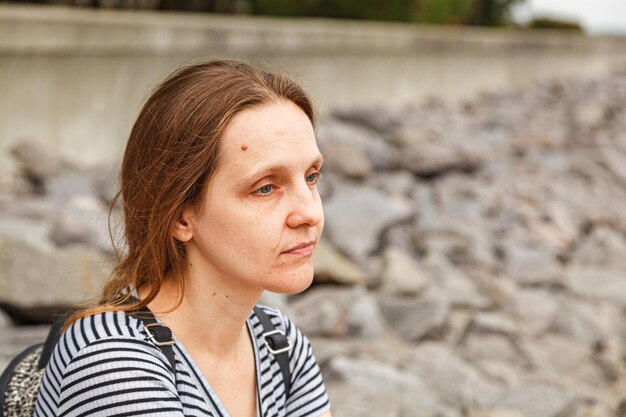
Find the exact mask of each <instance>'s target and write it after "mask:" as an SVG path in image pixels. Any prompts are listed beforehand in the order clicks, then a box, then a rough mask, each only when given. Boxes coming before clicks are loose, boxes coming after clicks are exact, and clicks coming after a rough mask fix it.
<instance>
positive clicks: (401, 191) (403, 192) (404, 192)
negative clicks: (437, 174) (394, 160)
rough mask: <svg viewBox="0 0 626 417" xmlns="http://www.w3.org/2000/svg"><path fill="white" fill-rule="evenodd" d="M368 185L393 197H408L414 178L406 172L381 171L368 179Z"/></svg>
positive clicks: (413, 184)
mask: <svg viewBox="0 0 626 417" xmlns="http://www.w3.org/2000/svg"><path fill="white" fill-rule="evenodd" d="M368 185H370V186H371V187H373V188H376V189H377V190H379V191H382V192H384V193H387V194H389V195H395V196H410V194H411V193H412V192H413V189H414V187H415V177H414V176H413V174H411V173H410V172H408V171H405V170H397V171H388V172H387V171H382V172H377V173H376V175H372V176H371V177H370V178H368Z"/></svg>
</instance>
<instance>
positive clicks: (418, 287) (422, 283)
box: [382, 247, 430, 295]
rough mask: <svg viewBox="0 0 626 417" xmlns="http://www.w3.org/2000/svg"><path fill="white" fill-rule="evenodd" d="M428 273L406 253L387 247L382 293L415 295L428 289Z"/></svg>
mask: <svg viewBox="0 0 626 417" xmlns="http://www.w3.org/2000/svg"><path fill="white" fill-rule="evenodd" d="M429 285H430V277H429V276H428V272H427V271H426V270H425V269H424V268H423V267H422V266H421V265H420V264H419V263H418V262H416V261H415V259H414V258H413V257H412V256H411V255H410V254H409V253H407V252H405V251H403V250H402V249H398V248H394V247H388V248H387V250H386V251H385V270H384V272H383V285H382V291H383V292H385V293H388V294H395V295H416V294H419V293H420V292H422V291H423V290H425V289H426V288H428V286H429Z"/></svg>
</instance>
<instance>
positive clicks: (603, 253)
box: [571, 226, 626, 266]
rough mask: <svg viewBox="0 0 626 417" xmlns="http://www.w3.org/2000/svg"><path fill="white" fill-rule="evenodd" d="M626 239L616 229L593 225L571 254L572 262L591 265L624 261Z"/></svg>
mask: <svg viewBox="0 0 626 417" xmlns="http://www.w3.org/2000/svg"><path fill="white" fill-rule="evenodd" d="M625 253H626V239H625V238H624V235H623V234H622V233H620V232H619V231H617V230H613V229H610V228H608V227H602V226H600V227H594V228H593V230H592V231H591V233H590V234H589V235H588V236H586V237H585V238H584V239H583V240H582V242H579V244H578V246H577V247H576V249H575V250H574V252H573V253H572V254H571V258H572V262H576V263H580V264H591V265H600V266H602V265H608V264H616V263H622V264H625V265H626V263H624V254H625Z"/></svg>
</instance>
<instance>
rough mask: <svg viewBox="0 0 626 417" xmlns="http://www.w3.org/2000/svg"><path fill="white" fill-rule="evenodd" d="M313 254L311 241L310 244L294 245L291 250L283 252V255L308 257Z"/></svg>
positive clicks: (313, 245) (313, 243)
mask: <svg viewBox="0 0 626 417" xmlns="http://www.w3.org/2000/svg"><path fill="white" fill-rule="evenodd" d="M313 252H315V242H313V241H311V242H306V243H301V244H299V245H296V246H294V247H293V248H291V249H288V250H286V251H285V252H283V254H284V255H297V256H309V255H313Z"/></svg>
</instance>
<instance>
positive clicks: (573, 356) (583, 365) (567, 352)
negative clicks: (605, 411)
mask: <svg viewBox="0 0 626 417" xmlns="http://www.w3.org/2000/svg"><path fill="white" fill-rule="evenodd" d="M521 349H522V350H523V351H524V352H525V354H526V355H527V357H528V359H529V361H530V364H531V366H532V369H533V370H534V373H535V375H537V376H538V377H540V378H542V379H543V380H548V381H552V382H554V383H559V384H565V385H567V384H568V383H570V384H571V383H572V382H573V381H578V383H580V384H586V385H587V386H589V387H594V386H598V387H600V386H602V385H603V384H605V383H606V381H604V380H603V375H602V373H601V370H600V369H598V368H597V367H596V366H595V365H594V364H593V362H592V360H591V350H590V349H588V348H587V347H586V346H584V345H580V344H578V343H576V342H574V341H572V340H569V339H566V338H564V337H562V336H557V335H551V334H547V335H545V336H543V337H541V338H538V339H526V340H523V341H522V342H521Z"/></svg>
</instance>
